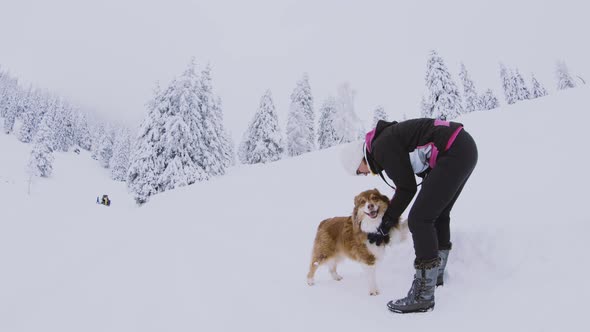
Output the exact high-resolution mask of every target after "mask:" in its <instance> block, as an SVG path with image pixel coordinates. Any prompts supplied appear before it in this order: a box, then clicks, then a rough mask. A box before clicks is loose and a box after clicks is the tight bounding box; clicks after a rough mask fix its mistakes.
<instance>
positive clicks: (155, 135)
mask: <svg viewBox="0 0 590 332" xmlns="http://www.w3.org/2000/svg"><path fill="white" fill-rule="evenodd" d="M164 99H165V97H164V94H163V92H161V91H160V90H159V89H157V90H156V91H155V96H154V99H153V100H152V101H151V102H150V103H149V104H148V113H147V116H146V118H145V119H144V120H143V122H142V124H141V126H140V128H139V131H138V134H137V138H136V140H135V143H134V145H132V150H131V157H130V160H129V169H128V171H127V187H128V189H129V191H130V192H132V193H133V195H134V198H135V201H136V202H137V203H138V204H143V203H145V202H147V201H148V199H149V197H150V196H152V195H154V194H156V193H158V192H159V191H161V188H160V184H159V182H158V179H159V177H160V174H161V173H162V171H163V169H164V165H165V163H164V158H162V153H163V147H162V146H161V145H162V140H161V138H162V133H163V130H164V120H163V117H162V114H161V113H160V111H159V109H158V107H159V105H160V104H161V103H164V102H165V100H164Z"/></svg>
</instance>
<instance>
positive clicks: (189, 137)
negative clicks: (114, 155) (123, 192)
mask: <svg viewBox="0 0 590 332" xmlns="http://www.w3.org/2000/svg"><path fill="white" fill-rule="evenodd" d="M195 67H196V65H195V63H194V60H193V61H191V63H190V64H189V66H188V68H187V69H186V70H185V71H184V73H183V74H182V75H181V76H180V77H179V78H177V79H175V80H174V81H173V82H172V83H171V84H170V85H169V86H168V88H166V89H164V90H163V91H159V90H158V91H156V93H155V97H154V100H153V101H152V102H151V103H150V104H149V107H148V115H147V117H146V119H145V120H144V122H143V123H142V125H141V127H140V130H139V134H138V138H137V141H136V142H135V144H134V148H133V152H132V154H131V160H130V165H129V172H128V176H127V185H128V187H129V189H130V191H131V192H133V193H134V196H135V200H136V202H137V203H139V204H142V203H145V202H146V201H147V200H148V198H149V197H150V196H151V195H153V194H156V193H159V192H162V191H165V190H170V189H174V188H178V187H181V186H185V185H190V184H193V183H195V182H197V181H203V180H207V179H209V177H210V176H211V175H210V174H208V173H207V170H206V169H205V166H206V165H207V164H206V163H205V161H204V156H206V155H207V156H208V155H210V152H207V151H206V149H207V137H206V134H205V133H206V130H205V126H204V125H203V124H204V122H205V121H204V119H203V113H202V112H201V106H202V100H201V91H200V90H201V81H200V79H199V77H198V75H197V74H196V68H195Z"/></svg>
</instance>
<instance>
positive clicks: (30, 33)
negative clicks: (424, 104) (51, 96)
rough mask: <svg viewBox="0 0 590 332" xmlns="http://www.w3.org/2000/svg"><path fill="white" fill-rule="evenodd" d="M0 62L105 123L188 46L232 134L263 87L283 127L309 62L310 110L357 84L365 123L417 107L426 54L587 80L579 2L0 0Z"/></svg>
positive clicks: (589, 9)
mask: <svg viewBox="0 0 590 332" xmlns="http://www.w3.org/2000/svg"><path fill="white" fill-rule="evenodd" d="M0 3H1V10H2V18H1V19H0V66H2V68H3V69H7V70H9V71H10V72H11V73H12V75H14V76H16V77H18V78H20V79H21V81H22V82H23V83H25V84H28V83H33V84H34V85H35V86H37V87H41V88H46V89H50V90H52V91H54V92H56V93H58V94H60V95H62V96H64V97H67V98H69V99H70V100H72V101H73V102H76V103H78V104H81V105H83V106H85V107H86V108H88V109H92V110H94V111H96V112H98V113H100V114H104V115H105V116H106V117H108V118H110V119H117V120H118V121H120V122H123V123H127V124H130V125H136V124H139V122H140V121H141V120H142V119H143V116H144V114H145V103H146V102H147V101H148V100H149V99H150V98H151V96H152V89H153V87H154V85H155V82H156V81H160V82H161V83H162V84H166V83H168V82H169V81H170V80H171V79H172V78H173V77H174V76H176V75H178V74H180V73H181V72H182V71H183V69H184V67H185V66H186V65H187V63H188V62H189V60H190V58H191V57H192V56H195V57H196V58H197V61H198V62H199V63H200V64H202V65H204V64H206V63H211V65H212V68H213V79H214V81H213V84H214V89H215V90H216V91H217V93H218V94H219V95H220V96H221V98H222V100H223V104H224V112H225V118H226V124H227V126H228V128H229V129H230V130H231V131H232V133H233V136H234V138H235V139H240V138H241V136H242V133H243V131H244V130H245V128H246V126H247V124H248V122H249V121H250V119H251V117H252V115H253V114H254V112H255V111H256V109H257V107H258V103H259V100H260V97H261V96H262V94H263V93H264V91H265V90H266V89H269V88H270V89H271V90H272V92H273V97H274V100H275V105H276V107H277V110H278V112H279V117H280V119H281V122H282V123H285V121H286V113H287V110H288V107H289V95H290V93H291V91H292V89H293V88H294V86H295V83H296V81H297V80H298V79H299V78H300V77H301V76H302V74H303V73H304V72H307V73H308V74H309V77H310V84H311V88H312V92H313V95H314V98H315V109H316V110H318V109H319V106H320V105H321V103H322V101H323V100H324V99H325V98H326V97H327V96H328V95H330V94H332V95H333V94H335V92H336V88H337V86H338V85H339V84H340V83H342V82H349V83H350V84H351V86H352V87H353V88H354V89H355V90H356V91H357V102H356V108H357V113H359V115H360V116H361V117H363V118H365V119H367V121H368V120H369V118H370V116H371V114H372V110H373V109H374V108H375V106H376V105H379V104H381V105H384V106H385V108H386V111H387V112H388V113H389V114H390V116H391V117H392V118H400V117H401V116H402V114H403V113H406V114H407V115H408V116H409V117H412V116H418V115H419V102H420V98H421V96H422V93H423V91H424V88H423V87H424V81H423V79H424V74H425V68H426V59H427V56H428V51H429V50H431V49H436V50H437V51H438V52H439V54H440V55H441V56H443V58H444V59H445V60H446V62H447V65H448V66H449V68H450V69H451V71H452V74H453V75H454V76H455V78H458V68H459V63H460V62H461V61H463V62H464V63H465V65H466V66H467V69H468V70H469V71H470V74H471V77H472V78H473V79H474V81H475V84H476V88H477V89H478V90H480V92H481V91H483V90H484V89H485V88H492V89H494V90H495V92H496V94H497V95H498V96H499V97H501V99H502V102H503V101H504V99H503V94H502V91H500V89H499V88H500V86H499V78H498V62H499V61H503V62H505V63H506V64H507V65H509V66H514V67H518V68H519V69H520V71H521V73H523V74H525V75H527V81H529V80H530V78H529V77H528V75H529V74H530V73H531V72H534V73H535V74H536V76H537V77H538V79H539V80H540V81H541V83H543V84H544V85H545V86H546V87H547V88H549V89H550V90H554V88H555V79H554V75H553V74H554V67H555V66H554V64H555V61H556V60H558V59H563V60H565V61H566V63H567V64H568V66H569V67H570V70H571V71H572V72H573V73H575V74H578V75H581V76H583V77H584V78H585V79H586V80H587V81H588V80H590V64H589V63H588V61H589V60H590V46H589V42H588V33H589V32H590V23H589V22H590V5H588V4H587V1H583V0H489V1H488V0H486V1H484V0H481V1H478V0H445V1H439V0H431V1H426V0H423V1H419V0H406V1H393V0H391V1H374V0H363V1H343V0H341V1H338V0H329V1H320V0H315V1H314V0H299V1H292V0H283V1H279V0H248V1H229V0H210V1H204V0H203V1H187V0H185V1H183V0H168V1H149V0H147V1H146V0H126V1H125V0H101V1H96V0H94V1H85V0H51V1H44V0H0Z"/></svg>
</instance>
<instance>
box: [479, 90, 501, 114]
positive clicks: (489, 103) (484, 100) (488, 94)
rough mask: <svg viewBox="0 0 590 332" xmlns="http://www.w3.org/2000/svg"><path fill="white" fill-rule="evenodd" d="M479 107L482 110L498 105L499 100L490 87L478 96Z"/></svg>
mask: <svg viewBox="0 0 590 332" xmlns="http://www.w3.org/2000/svg"><path fill="white" fill-rule="evenodd" d="M480 105H481V109H482V110H484V111H488V110H492V109H494V108H498V107H500V102H499V101H498V98H497V97H496V95H494V92H493V91H492V90H491V89H487V90H486V91H485V92H484V93H483V94H482V95H481V97H480Z"/></svg>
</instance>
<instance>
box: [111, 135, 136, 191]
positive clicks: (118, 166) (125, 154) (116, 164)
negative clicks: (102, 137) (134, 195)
mask: <svg viewBox="0 0 590 332" xmlns="http://www.w3.org/2000/svg"><path fill="white" fill-rule="evenodd" d="M130 153H131V133H130V132H129V130H128V129H126V128H121V129H119V130H117V132H116V134H115V144H114V146H113V157H112V158H111V161H110V166H111V178H112V179H113V180H115V181H127V171H128V169H129V154H130Z"/></svg>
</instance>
